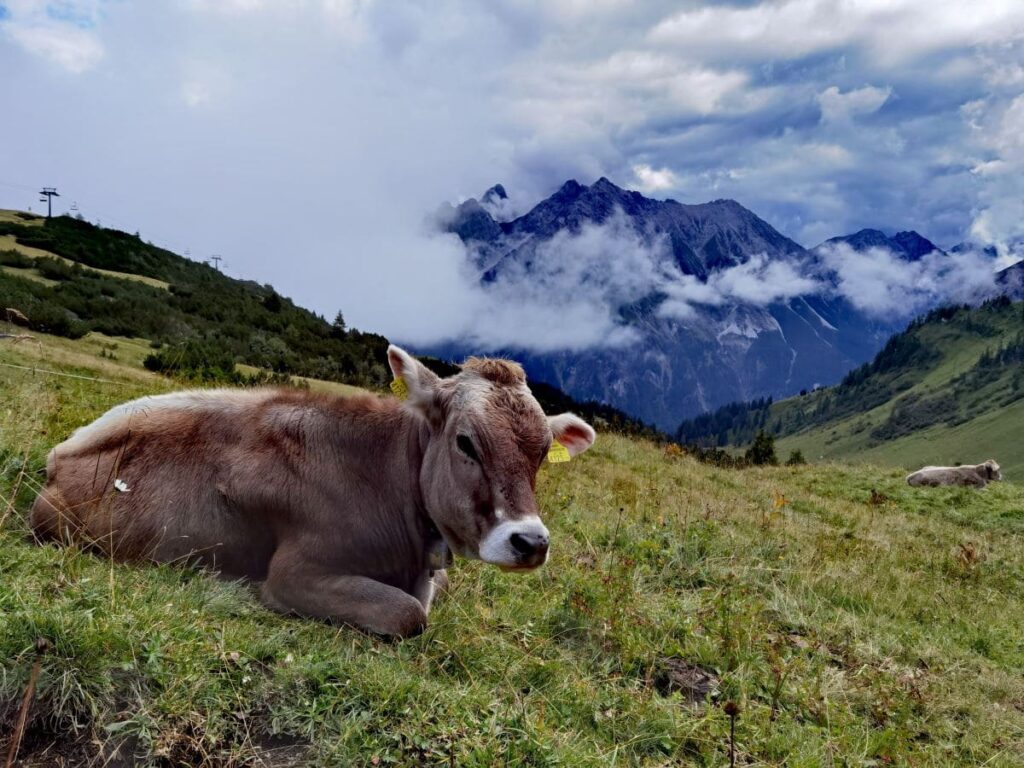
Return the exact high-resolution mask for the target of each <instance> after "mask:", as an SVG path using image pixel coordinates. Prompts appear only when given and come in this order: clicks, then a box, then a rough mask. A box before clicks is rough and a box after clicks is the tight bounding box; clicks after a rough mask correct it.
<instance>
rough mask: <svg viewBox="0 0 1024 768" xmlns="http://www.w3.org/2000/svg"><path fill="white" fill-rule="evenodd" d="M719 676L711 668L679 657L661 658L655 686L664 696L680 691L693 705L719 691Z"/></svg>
mask: <svg viewBox="0 0 1024 768" xmlns="http://www.w3.org/2000/svg"><path fill="white" fill-rule="evenodd" d="M718 681H719V677H718V675H717V674H715V673H714V672H712V671H711V670H708V669H705V668H704V667H701V666H700V665H698V664H691V663H690V662H688V661H686V660H684V659H680V658H677V657H666V658H663V659H661V661H660V663H659V666H658V668H657V669H656V670H655V672H654V688H655V690H657V691H658V693H660V694H661V695H662V696H669V695H670V694H673V693H679V694H680V695H681V696H682V698H683V701H685V702H686V703H687V704H689V705H690V706H692V707H696V706H700V705H701V704H703V703H704V702H706V701H707V700H708V698H709V697H712V698H713V697H714V696H715V695H716V694H717V693H718Z"/></svg>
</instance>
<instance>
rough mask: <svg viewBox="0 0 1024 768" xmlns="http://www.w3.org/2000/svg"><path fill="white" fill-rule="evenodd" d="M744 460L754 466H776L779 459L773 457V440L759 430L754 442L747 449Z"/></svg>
mask: <svg viewBox="0 0 1024 768" xmlns="http://www.w3.org/2000/svg"><path fill="white" fill-rule="evenodd" d="M744 458H745V459H746V460H747V461H748V462H749V463H750V464H753V465H754V466H764V465H776V464H778V463H779V457H778V456H776V455H775V438H774V437H772V436H771V435H770V434H769V433H767V432H765V431H764V430H761V431H759V432H758V433H757V435H756V436H755V437H754V442H753V443H751V444H750V447H749V448H747V451H746V453H745V454H744Z"/></svg>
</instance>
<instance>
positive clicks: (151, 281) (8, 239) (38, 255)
mask: <svg viewBox="0 0 1024 768" xmlns="http://www.w3.org/2000/svg"><path fill="white" fill-rule="evenodd" d="M0 213H3V211H0ZM9 220H10V219H8V221H9ZM11 223H20V224H23V225H24V224H25V222H19V221H13V222H11ZM29 226H33V224H31V223H29ZM0 251H17V252H18V253H22V254H24V255H26V256H28V257H30V258H33V259H43V258H50V259H56V260H57V261H62V262H64V263H65V264H67V265H68V266H72V265H73V264H75V263H76V262H74V261H72V260H71V259H66V258H64V257H63V256H58V255H57V254H55V253H52V252H50V251H46V250H43V249H42V248H33V247H32V246H29V245H22V244H21V243H19V242H18V240H17V238H16V237H15V236H14V235H0ZM4 269H5V271H7V272H10V273H11V274H14V275H24V274H27V275H28V276H30V278H33V279H37V280H39V281H40V282H43V283H44V284H46V285H54V284H55V281H53V280H47V279H46V278H43V277H41V276H39V275H38V273H37V272H36V271H35V270H34V269H18V268H17V267H5V268H4ZM84 269H85V270H86V271H87V272H93V273H95V274H98V275H106V276H107V277H116V278H118V279H119V280H134V281H135V282H137V283H143V284H145V285H149V286H152V287H153V288H161V289H163V290H165V291H166V290H167V289H168V288H170V286H171V284H170V283H168V282H167V281H166V280H157V279H156V278H154V277H146V276H145V275H133V274H131V273H130V272H116V271H114V270H111V269H100V268H99V267H84ZM33 273H34V274H33Z"/></svg>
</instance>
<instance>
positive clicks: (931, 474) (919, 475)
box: [907, 459, 1003, 488]
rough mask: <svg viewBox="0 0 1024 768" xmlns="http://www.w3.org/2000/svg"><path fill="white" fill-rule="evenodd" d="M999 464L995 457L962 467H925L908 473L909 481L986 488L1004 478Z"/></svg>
mask: <svg viewBox="0 0 1024 768" xmlns="http://www.w3.org/2000/svg"><path fill="white" fill-rule="evenodd" d="M1002 479H1003V475H1002V473H1001V472H1000V471H999V465H998V464H997V463H996V462H995V460H994V459H989V460H988V461H986V462H985V463H984V464H966V465H964V466H960V467H924V468H923V469H919V470H917V472H912V473H911V474H909V475H907V483H908V484H909V485H913V486H920V485H929V486H937V485H973V486H974V487H975V488H984V487H985V486H986V485H988V484H989V482H991V481H992V480H1002Z"/></svg>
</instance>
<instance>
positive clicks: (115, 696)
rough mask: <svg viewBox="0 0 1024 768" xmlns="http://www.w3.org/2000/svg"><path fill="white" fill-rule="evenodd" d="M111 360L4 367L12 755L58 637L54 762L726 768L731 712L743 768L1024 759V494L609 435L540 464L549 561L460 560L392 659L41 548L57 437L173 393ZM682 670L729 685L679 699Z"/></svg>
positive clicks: (26, 353) (51, 692) (45, 713)
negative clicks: (731, 705) (38, 670)
mask: <svg viewBox="0 0 1024 768" xmlns="http://www.w3.org/2000/svg"><path fill="white" fill-rule="evenodd" d="M104 343H115V342H111V341H107V340H97V339H93V340H92V341H91V342H90V341H89V340H88V339H87V340H83V341H82V342H67V341H55V340H50V339H44V341H43V347H42V352H40V351H39V349H38V348H35V349H34V348H33V347H32V346H31V345H18V346H17V347H0V362H10V363H18V361H20V364H31V363H33V362H36V363H40V364H41V362H42V359H37V358H36V357H33V356H37V355H41V354H43V355H46V356H48V357H49V360H48V362H47V368H48V369H49V370H57V371H64V372H67V373H74V374H78V375H90V374H91V375H94V376H97V377H100V378H104V379H108V380H109V381H111V382H116V383H100V382H94V381H85V380H81V379H72V378H61V377H55V376H48V375H41V374H38V373H37V374H35V375H33V374H32V373H31V372H28V371H23V370H20V369H13V368H4V367H0V414H3V417H4V418H3V419H2V420H0V496H2V498H0V518H2V519H3V521H2V522H0V658H2V659H4V660H5V661H4V663H3V667H2V670H0V735H2V736H0V742H2V740H3V738H5V737H6V734H8V733H10V724H11V723H12V722H13V720H14V717H15V716H16V711H17V706H18V704H19V700H20V697H21V695H22V693H23V691H24V686H25V683H26V680H27V678H28V676H29V672H30V669H31V667H32V664H33V660H34V651H33V647H34V644H35V641H36V639H37V637H40V636H41V637H45V638H47V639H49V640H50V641H51V642H52V643H53V649H52V651H51V652H50V653H48V654H47V655H46V656H45V657H44V658H43V662H42V674H41V675H40V678H39V687H38V692H37V695H36V699H35V701H34V703H33V706H32V710H31V713H30V715H29V726H28V729H27V731H26V739H25V744H24V747H23V755H28V756H29V758H30V759H31V760H34V761H36V762H37V763H40V764H42V763H44V762H46V761H47V760H50V761H55V760H56V757H59V756H63V757H64V758H66V759H67V760H69V761H70V762H72V763H73V762H75V761H76V760H77V761H83V760H85V759H87V758H89V759H97V758H104V757H110V756H111V755H112V754H113V753H114V752H115V751H116V750H118V749H119V750H120V754H121V756H122V757H124V756H125V755H135V756H137V759H138V760H139V761H140V762H144V763H150V764H160V765H200V764H209V765H214V764H253V763H260V762H262V763H263V764H269V765H284V764H302V765H306V764H314V765H378V764H379V765H408V766H420V765H476V766H491V765H516V766H518V765H584V766H606V765H648V766H666V765H677V764H692V765H706V766H724V765H727V764H728V742H729V738H728V734H729V718H728V716H727V715H726V714H725V711H724V709H723V706H722V705H723V704H724V702H726V701H734V702H736V703H738V704H739V706H740V713H739V716H738V718H737V722H736V750H737V757H738V763H739V764H741V765H775V766H782V765H785V766H822V765H837V766H838V765H858V766H859V765H917V766H923V765H949V766H959V765H988V766H1017V765H1020V764H1022V762H1024V546H1022V545H1024V488H1021V486H1018V485H1016V484H1013V483H1002V484H994V485H992V486H990V487H989V488H987V489H985V490H984V491H982V492H975V491H972V490H969V489H962V488H950V489H914V488H909V487H907V486H906V485H905V484H904V483H903V480H902V475H901V473H900V472H898V471H895V470H891V469H880V468H877V467H872V466H869V465H862V466H856V467H852V466H847V465H841V464H834V463H828V464H824V465H821V466H813V467H799V468H765V469H748V470H743V471H726V470H719V469H715V468H712V467H708V466H705V465H701V464H698V463H696V462H695V461H693V460H692V459H690V458H688V457H682V458H666V457H665V455H664V454H663V452H662V450H661V449H660V448H659V447H658V446H656V445H653V444H650V443H646V442H640V441H633V440H629V439H626V438H623V437H618V436H615V435H608V434H602V435H600V436H599V440H598V443H597V444H596V446H595V447H594V449H593V450H592V451H591V452H589V453H587V454H586V455H584V456H582V457H580V458H579V459H577V460H574V461H572V462H570V463H568V464H564V465H552V466H546V467H545V468H544V469H543V470H542V472H541V476H540V479H539V483H538V494H539V497H540V501H541V505H542V508H543V510H544V513H545V518H546V521H547V522H548V524H549V526H550V527H551V529H552V533H553V542H554V544H553V547H554V548H553V553H552V559H551V562H550V563H549V564H548V565H547V566H546V567H545V568H543V569H541V570H540V571H539V572H537V573H534V574H530V575H526V576H515V575H510V574H504V573H501V572H500V571H498V570H496V569H493V568H489V567H486V566H482V565H480V564H477V563H467V562H461V561H460V562H458V563H457V564H456V566H455V568H454V569H453V570H452V571H451V579H452V592H451V594H449V595H448V596H447V597H445V598H444V599H442V601H441V602H440V603H438V604H437V606H436V608H435V610H434V611H433V612H432V615H431V625H430V627H429V629H428V630H427V632H426V633H425V634H424V635H422V636H421V637H418V638H415V639H411V640H408V641H404V642H385V641H382V640H379V639H377V638H373V637H369V636H367V635H364V634H362V633H360V632H357V631H355V630H352V629H349V628H345V627H332V626H329V625H326V624H323V623H319V622H315V621H305V620H299V619H292V618H286V617H281V616H278V615H275V614H273V613H270V612H268V611H266V610H264V609H263V608H262V607H261V606H260V605H259V603H258V602H257V600H256V599H255V597H254V595H253V593H252V591H251V589H250V588H249V587H247V586H245V585H240V584H229V583H223V582H219V581H217V580H216V579H214V578H213V577H211V576H208V575H205V574H201V573H195V572H190V571H186V570H181V569H178V568H171V567H151V566H125V565H113V564H111V563H109V562H107V561H105V560H102V559H99V558H96V557H94V556H91V555H88V554H85V553H82V552H79V551H76V550H74V549H69V548H58V547H54V546H45V547H38V546H35V545H33V544H31V543H28V542H27V541H26V526H25V515H26V512H27V510H28V508H29V506H30V504H31V500H32V498H33V494H34V492H35V490H36V489H37V488H38V486H39V483H40V482H41V481H42V479H43V474H42V466H43V461H44V457H45V453H46V451H47V450H48V448H49V447H50V446H52V445H53V444H55V443H56V442H58V441H59V440H62V439H63V438H64V437H66V436H67V435H68V434H69V433H70V431H71V430H72V429H74V428H75V427H77V426H79V425H80V424H83V423H86V422H87V421H88V420H90V419H92V418H94V417H95V416H97V415H99V414H100V413H102V412H103V411H104V410H105V409H106V408H108V407H110V406H111V405H113V404H115V403H118V402H121V401H123V400H125V399H128V398H129V397H134V396H137V395H139V394H143V393H146V392H154V391H164V390H166V389H167V388H168V386H169V384H168V382H166V381H165V380H163V379H160V378H158V377H155V376H152V375H149V374H146V373H145V372H144V371H142V370H140V369H139V368H138V364H137V362H136V361H135V358H137V357H138V354H139V353H137V352H136V353H133V354H129V352H128V345H129V342H128V341H118V342H116V343H118V344H119V345H120V344H122V343H123V344H124V346H119V349H118V351H119V352H121V353H122V354H123V358H120V359H118V360H110V359H107V358H105V357H103V358H101V357H98V356H97V351H96V350H97V349H99V350H102V349H103V347H102V344H104ZM136 343H138V342H136ZM90 344H91V346H90ZM40 367H41V365H40ZM873 489H874V490H876V491H878V492H879V493H881V494H884V496H885V497H886V498H885V499H880V501H879V503H877V504H874V505H872V504H870V503H869V499H870V496H871V491H872V490H873ZM666 658H671V659H681V660H683V661H685V663H687V664H690V665H694V666H695V667H697V668H699V669H701V670H704V673H705V674H708V675H711V676H713V677H714V678H716V679H717V681H718V682H717V689H718V695H717V696H716V697H714V699H713V700H712V701H710V702H698V703H697V704H696V705H690V704H689V703H687V702H686V701H685V700H684V697H682V696H681V695H680V694H679V693H675V692H672V691H671V690H669V689H667V688H666V687H665V686H664V685H663V684H661V681H662V680H663V679H664V677H665V673H664V670H665V665H666V662H665V659H666ZM0 748H4V749H5V746H4V745H3V744H2V743H0ZM100 762H102V759H100Z"/></svg>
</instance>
